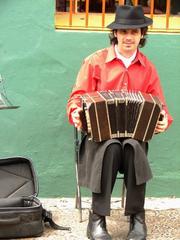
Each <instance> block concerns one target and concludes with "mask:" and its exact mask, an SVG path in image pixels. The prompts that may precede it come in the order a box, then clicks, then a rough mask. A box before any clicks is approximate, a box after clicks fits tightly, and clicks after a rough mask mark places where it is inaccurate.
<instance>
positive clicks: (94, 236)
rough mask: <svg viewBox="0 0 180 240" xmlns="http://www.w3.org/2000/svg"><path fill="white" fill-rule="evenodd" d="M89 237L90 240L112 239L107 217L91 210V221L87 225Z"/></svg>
mask: <svg viewBox="0 0 180 240" xmlns="http://www.w3.org/2000/svg"><path fill="white" fill-rule="evenodd" d="M87 237H88V238H89V239H90V240H111V239H112V238H111V236H110V235H109V233H108V232H107V230H106V219H105V217H104V216H99V215H97V214H95V213H92V212H89V223H88V226H87Z"/></svg>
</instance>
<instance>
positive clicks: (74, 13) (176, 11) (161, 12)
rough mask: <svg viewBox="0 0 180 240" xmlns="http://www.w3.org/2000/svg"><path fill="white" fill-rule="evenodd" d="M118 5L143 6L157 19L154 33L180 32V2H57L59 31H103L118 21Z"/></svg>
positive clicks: (56, 16)
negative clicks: (116, 17)
mask: <svg viewBox="0 0 180 240" xmlns="http://www.w3.org/2000/svg"><path fill="white" fill-rule="evenodd" d="M118 4H134V5H137V4H140V5H142V7H143V9H144V13H145V14H146V15H147V16H149V17H151V18H152V19H153V26H151V27H150V31H159V32H180V1H177V0H56V13H55V27H56V29H72V30H100V31H107V30H108V29H107V28H106V26H107V25H108V24H109V23H110V22H112V21H113V20H114V12H115V9H116V6H117V5H118Z"/></svg>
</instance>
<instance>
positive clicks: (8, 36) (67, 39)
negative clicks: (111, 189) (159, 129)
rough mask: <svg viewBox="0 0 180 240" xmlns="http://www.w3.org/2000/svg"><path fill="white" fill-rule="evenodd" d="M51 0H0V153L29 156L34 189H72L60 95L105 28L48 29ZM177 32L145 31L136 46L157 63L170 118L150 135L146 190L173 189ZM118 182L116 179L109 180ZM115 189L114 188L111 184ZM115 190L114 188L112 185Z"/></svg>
mask: <svg viewBox="0 0 180 240" xmlns="http://www.w3.org/2000/svg"><path fill="white" fill-rule="evenodd" d="M54 4H55V0H36V1H30V0H13V1H12V0H1V1H0V73H1V74H2V76H3V77H4V78H5V80H6V81H5V87H6V91H7V95H8V97H9V98H10V100H11V101H13V103H14V104H18V105H20V108H19V109H17V110H3V111H0V119H1V121H0V136H1V137H0V157H1V158H3V157H5V156H14V155H22V156H26V157H29V158H32V160H33V162H34V165H35V168H36V171H37V173H38V178H39V184H40V196H42V197H52V196H55V197H63V196H66V197H67V196H74V192H75V176H74V160H73V157H74V149H73V128H72V127H71V126H70V125H69V124H68V122H67V118H66V112H65V107H66V101H67V98H68V96H69V93H70V89H71V88H72V85H73V83H74V80H75V76H76V74H77V71H78V69H79V67H80V64H81V62H82V59H83V58H84V57H85V56H86V55H88V54H89V53H92V52H93V51H95V50H96V49H99V48H102V47H105V46H107V45H108V44H109V41H108V37H107V33H97V32H96V33H92V32H86V33H85V32H70V31H69V32H65V31H62V32H61V31H55V30H54V9H55V6H54ZM179 43H180V35H158V34H156V35H150V36H149V44H148V45H147V46H146V47H145V48H144V49H143V51H144V52H145V53H146V54H147V55H148V56H149V58H150V59H151V60H152V61H153V62H154V63H155V64H156V65H157V68H158V70H159V74H160V77H161V79H162V85H163V87H164V92H165V95H166V99H167V103H168V106H169V109H170V111H171V114H172V115H173V117H174V119H175V121H174V124H173V126H172V127H171V128H170V129H169V131H168V132H167V133H165V134H162V135H159V136H156V137H155V138H154V139H153V140H152V142H151V146H150V147H151V148H150V152H149V159H150V162H151V166H152V168H153V172H154V179H153V180H152V181H151V182H150V183H149V185H148V189H147V193H148V195H149V196H179V197H180V188H179V186H180V161H179V158H180V156H179V149H180V139H179V125H180V108H179V103H180V94H179V90H180V81H179V80H180V79H179V76H180V70H179V69H180V68H179V67H180V66H179V63H180V44H179ZM117 187H118V186H117ZM117 191H118V193H119V190H117ZM115 194H116V193H115Z"/></svg>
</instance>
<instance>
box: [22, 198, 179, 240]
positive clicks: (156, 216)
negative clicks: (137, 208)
mask: <svg viewBox="0 0 180 240" xmlns="http://www.w3.org/2000/svg"><path fill="white" fill-rule="evenodd" d="M41 201H42V203H43V206H44V207H45V208H47V209H48V210H51V211H52V213H53V219H54V221H55V222H56V223H58V224H59V225H62V226H68V227H71V231H62V230H53V229H52V228H50V227H49V226H47V227H46V228H45V231H44V233H43V235H42V236H41V237H38V238H28V239H27V240H45V239H46V240H87V237H86V226H87V223H88V212H89V210H88V209H89V208H90V203H91V201H90V199H88V198H87V199H86V198H83V201H82V206H83V210H82V222H81V223H80V222H79V211H78V210H77V209H75V208H74V204H75V201H74V199H65V198H61V199H41ZM120 206H121V204H120V200H118V199H112V205H111V207H112V210H111V216H110V217H107V228H108V230H109V233H110V234H111V236H112V239H113V240H125V239H126V235H127V232H128V228H129V222H128V218H127V217H126V216H124V209H122V208H120ZM147 207H148V208H147ZM146 223H147V227H148V237H147V240H180V199H147V200H146ZM24 239H25V238H24ZM21 240H22V239H21Z"/></svg>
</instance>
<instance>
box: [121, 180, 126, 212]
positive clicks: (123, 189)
mask: <svg viewBox="0 0 180 240" xmlns="http://www.w3.org/2000/svg"><path fill="white" fill-rule="evenodd" d="M125 192H126V187H125V183H124V180H123V186H122V194H121V207H122V208H124V198H125Z"/></svg>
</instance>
